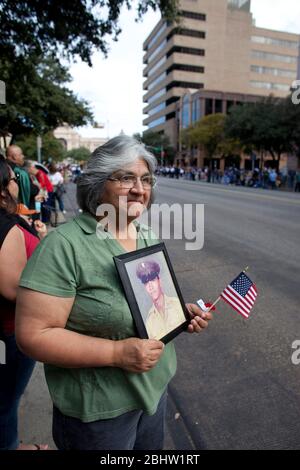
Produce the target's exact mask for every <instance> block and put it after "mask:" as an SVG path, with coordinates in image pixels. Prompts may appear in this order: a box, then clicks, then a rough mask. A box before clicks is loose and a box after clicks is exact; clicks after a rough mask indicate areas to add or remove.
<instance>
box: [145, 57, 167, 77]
mask: <svg viewBox="0 0 300 470" xmlns="http://www.w3.org/2000/svg"><path fill="white" fill-rule="evenodd" d="M166 60H167V58H166V56H165V55H164V56H163V57H162V58H161V59H160V60H159V61H158V62H157V63H156V64H155V65H154V66H153V67H152V68H151V69H150V70H149V72H148V77H151V75H153V74H154V72H155V71H156V70H157V69H159V67H160V66H161V65H162V64H163V63H164V62H165V61H166Z"/></svg>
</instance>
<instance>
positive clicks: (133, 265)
mask: <svg viewBox="0 0 300 470" xmlns="http://www.w3.org/2000/svg"><path fill="white" fill-rule="evenodd" d="M114 262H115V266H116V269H117V271H118V274H119V277H120V280H121V283H122V286H123V289H124V292H125V296H126V299H127V302H128V305H129V308H130V311H131V314H132V316H133V319H134V322H135V325H136V329H137V333H138V336H139V337H140V338H142V339H149V337H150V338H153V337H155V336H153V335H152V336H151V334H149V331H148V330H147V325H146V323H147V320H148V319H149V317H150V315H151V311H152V315H153V309H154V310H155V311H156V312H158V311H157V310H156V309H155V307H154V302H153V300H152V299H151V294H149V292H148V291H147V289H146V287H145V288H144V287H143V288H142V289H141V287H142V286H143V284H144V286H145V285H146V284H148V283H149V282H150V281H148V280H147V279H148V278H147V275H146V277H143V276H142V275H141V273H140V272H139V275H140V278H139V277H138V276H139V275H138V274H137V271H136V270H137V267H138V266H140V268H139V269H140V270H141V269H142V268H141V266H144V267H145V266H146V267H147V266H148V267H149V266H155V263H156V264H159V267H160V269H161V271H160V273H159V275H158V276H156V278H157V279H159V288H161V289H162V288H163V286H161V283H162V284H163V282H164V280H163V279H162V273H164V279H165V282H166V283H167V284H168V287H169V291H171V292H172V293H175V294H176V295H175V296H174V295H172V297H170V296H167V294H166V293H165V292H164V291H162V290H161V292H163V294H164V296H165V299H168V300H165V302H169V310H171V311H172V308H171V307H172V305H174V310H176V314H174V318H172V315H169V313H170V312H169V313H168V312H167V314H168V315H169V316H168V317H167V318H170V317H171V323H172V322H173V323H176V322H178V325H176V326H175V327H174V328H173V327H170V330H169V327H168V326H167V321H166V320H164V325H165V329H166V331H165V334H164V335H163V336H162V337H155V339H159V340H160V341H162V342H163V343H165V344H167V343H168V342H169V341H171V340H172V339H174V338H175V337H176V336H177V335H178V334H179V333H181V332H182V331H185V330H186V329H187V326H188V324H189V323H190V315H189V312H188V310H187V308H186V306H185V303H184V300H183V297H182V294H181V291H180V288H179V285H178V282H177V279H176V276H175V272H174V269H173V267H172V264H171V261H170V257H169V255H168V252H167V248H166V246H165V244H164V243H158V244H156V245H152V246H149V247H146V248H142V249H140V250H136V251H132V252H129V253H125V254H122V255H118V256H114ZM150 263H152V264H150ZM153 263H154V264H153ZM129 268H130V269H129ZM147 272H149V271H147ZM133 273H134V274H133ZM151 273H152V274H153V273H154V271H153V270H152V271H151ZM156 278H155V279H156ZM141 279H143V280H141ZM157 282H158V281H157ZM148 286H149V284H148ZM144 296H145V299H144ZM146 299H148V300H146ZM176 299H177V300H176ZM143 302H148V303H149V302H150V304H151V307H150V310H148V312H147V313H146V310H147V309H145V308H143V306H142V305H141V304H143ZM165 305H166V303H165ZM180 307H181V309H182V312H181V310H180ZM156 315H157V313H156ZM175 315H177V316H175ZM158 331H159V330H158Z"/></svg>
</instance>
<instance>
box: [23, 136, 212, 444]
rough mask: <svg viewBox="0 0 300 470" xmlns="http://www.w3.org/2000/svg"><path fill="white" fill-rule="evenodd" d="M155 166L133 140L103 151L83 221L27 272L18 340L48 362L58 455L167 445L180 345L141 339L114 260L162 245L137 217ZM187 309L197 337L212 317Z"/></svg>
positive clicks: (90, 172)
mask: <svg viewBox="0 0 300 470" xmlns="http://www.w3.org/2000/svg"><path fill="white" fill-rule="evenodd" d="M155 165H156V161H155V158H154V157H153V155H152V154H150V153H149V152H148V151H147V150H146V148H145V147H144V145H142V144H141V143H139V142H137V141H136V140H135V139H133V138H131V137H127V136H124V135H123V136H118V137H115V138H114V139H111V140H110V141H109V142H107V143H106V144H104V145H103V146H101V147H99V148H97V149H96V150H95V151H94V153H93V154H92V155H91V157H90V159H89V161H88V165H87V169H86V170H85V172H84V174H83V175H82V176H81V177H80V178H79V181H78V188H77V199H78V203H79V206H80V208H81V209H82V211H83V212H82V214H80V215H79V216H78V217H76V218H75V219H74V220H72V221H71V222H68V223H67V224H65V225H63V226H61V227H60V228H59V229H57V230H56V231H53V232H52V233H50V234H49V235H48V237H47V238H46V240H45V241H44V242H43V243H42V244H41V246H40V247H39V248H38V249H37V251H36V252H35V254H34V255H33V257H32V258H31V260H30V262H29V263H28V264H27V267H26V269H25V271H24V273H23V275H22V279H21V282H20V286H21V288H20V291H19V295H18V306H17V319H16V332H17V340H18V343H19V346H20V348H21V349H22V350H23V351H24V352H25V353H26V354H28V355H29V356H31V357H33V358H35V359H37V360H39V361H41V362H44V363H45V373H46V378H47V383H48V386H49V390H50V394H51V397H52V400H53V403H54V412H53V437H54V441H55V443H56V445H57V447H58V448H59V449H63V450H67V449H81V450H115V449H128V450H130V449H135V450H136V449H143V450H150V449H152V450H159V449H162V447H163V436H164V415H165V408H166V389H167V386H168V383H169V381H170V380H171V378H172V377H173V375H174V374H175V370H176V356H175V350H174V345H173V344H172V343H168V344H167V345H166V346H164V344H163V343H162V342H161V341H157V340H153V339H147V340H142V339H139V338H137V337H136V330H135V327H134V323H133V319H132V316H131V313H130V310H129V307H128V304H127V302H126V299H125V296H124V293H123V289H122V287H121V284H120V281H119V279H118V275H117V272H116V269H115V266H114V262H113V256H115V255H119V254H121V253H124V252H129V251H134V250H136V249H138V248H143V247H146V246H149V245H153V244H155V243H157V242H158V240H157V239H156V238H155V236H154V235H153V233H152V232H151V230H150V228H148V227H146V226H144V225H141V224H139V223H138V222H137V220H136V219H137V218H138V217H139V215H140V214H141V213H142V212H143V210H144V209H145V208H147V207H149V206H150V204H151V198H152V197H153V187H154V185H155V177H154V170H155ZM122 221H123V222H122ZM124 221H125V222H124ZM188 309H189V311H190V313H191V318H192V320H191V323H190V325H189V327H188V330H189V331H190V332H194V331H195V332H200V331H201V330H202V329H203V328H205V327H206V326H207V320H208V319H209V318H210V314H203V313H202V311H201V310H200V309H199V307H197V306H196V305H191V304H188ZM203 315H206V319H204V318H203ZM201 316H202V318H201Z"/></svg>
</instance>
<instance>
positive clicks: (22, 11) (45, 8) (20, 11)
mask: <svg viewBox="0 0 300 470" xmlns="http://www.w3.org/2000/svg"><path fill="white" fill-rule="evenodd" d="M123 6H126V7H127V9H131V2H130V1H129V0H72V1H63V2H62V1H60V0H44V1H40V0H20V1H15V0H0V23H1V37H0V57H10V58H17V57H20V56H22V57H25V56H28V55H32V54H33V53H34V54H36V55H37V56H43V55H45V54H46V53H49V52H52V53H53V54H57V51H62V52H63V53H64V55H65V56H66V57H68V58H70V57H80V58H81V59H82V60H83V61H84V62H87V63H88V64H89V65H90V66H91V57H92V53H93V51H94V50H95V49H97V50H101V51H102V52H103V53H104V54H105V55H106V54H107V51H108V45H107V37H109V36H113V39H114V40H117V38H118V36H119V34H120V32H121V28H120V26H119V16H120V12H121V8H122V7H123ZM149 8H152V9H153V10H157V9H160V10H161V13H162V15H163V16H165V17H166V18H167V19H169V20H174V19H175V18H176V17H177V14H178V0H139V1H138V2H137V16H138V19H141V18H142V16H143V15H144V14H145V13H146V12H147V10H148V9H149Z"/></svg>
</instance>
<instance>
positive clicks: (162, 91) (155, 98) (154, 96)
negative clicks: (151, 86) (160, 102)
mask: <svg viewBox="0 0 300 470" xmlns="http://www.w3.org/2000/svg"><path fill="white" fill-rule="evenodd" d="M165 93H166V89H165V88H162V89H161V90H159V91H158V92H157V93H155V94H154V95H152V96H151V97H150V98H148V100H147V102H148V103H149V104H151V103H153V101H155V100H157V98H159V97H160V96H162V95H164V94H165Z"/></svg>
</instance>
